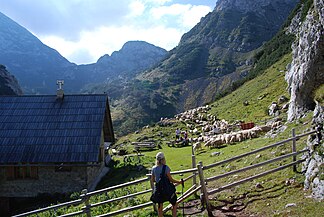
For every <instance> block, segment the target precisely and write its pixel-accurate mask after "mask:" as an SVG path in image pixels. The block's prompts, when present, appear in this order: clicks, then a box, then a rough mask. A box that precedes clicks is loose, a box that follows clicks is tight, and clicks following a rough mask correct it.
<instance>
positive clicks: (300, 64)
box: [286, 0, 324, 199]
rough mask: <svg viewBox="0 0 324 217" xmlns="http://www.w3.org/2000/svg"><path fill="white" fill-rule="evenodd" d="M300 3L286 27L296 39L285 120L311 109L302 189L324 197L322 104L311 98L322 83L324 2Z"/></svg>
mask: <svg viewBox="0 0 324 217" xmlns="http://www.w3.org/2000/svg"><path fill="white" fill-rule="evenodd" d="M302 3H303V4H302V7H301V8H300V10H299V12H298V13H297V15H296V16H295V17H294V18H293V20H292V23H291V26H290V28H289V31H290V32H292V33H294V34H295V35H296V41H295V42H294V43H293V61H292V64H291V67H290V70H289V71H288V72H287V74H286V80H287V82H288V90H289V92H290V95H291V99H290V104H289V109H288V120H289V121H293V120H296V119H298V118H300V117H302V116H304V115H305V113H306V112H307V111H309V110H314V118H313V121H312V124H313V129H317V130H318V131H319V132H318V133H317V135H316V136H311V137H309V139H308V148H309V149H310V153H309V154H307V155H305V156H304V157H305V158H306V161H305V163H304V165H303V169H304V170H305V171H306V173H305V189H311V190H312V196H313V197H315V198H318V199H324V160H323V159H324V155H323V153H324V143H323V136H324V133H323V122H324V114H323V112H324V107H323V104H321V102H316V101H315V100H314V94H315V91H316V90H317V89H318V88H319V87H320V86H321V85H323V84H324V73H323V71H324V56H323V54H324V2H323V1H322V0H306V1H302Z"/></svg>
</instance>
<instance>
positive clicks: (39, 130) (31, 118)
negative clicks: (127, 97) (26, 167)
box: [0, 94, 114, 164]
mask: <svg viewBox="0 0 324 217" xmlns="http://www.w3.org/2000/svg"><path fill="white" fill-rule="evenodd" d="M104 122H106V123H104ZM107 122H108V123H107ZM107 124H108V125H110V126H108V127H107ZM102 130H103V131H104V134H105V140H106V141H107V140H109V138H110V139H111V140H113V139H114V137H113V131H112V126H111V117H110V110H109V104H108V97H107V95H106V94H100V95H64V98H63V100H61V99H57V98H56V95H46V96H39V95H35V96H0V164H10V163H18V162H21V163H24V162H25V163H27V162H28V163H55V162H58V163H77V162H98V160H99V147H100V139H101V133H102ZM109 130H110V132H108V131H109ZM108 134H110V135H109V136H107V135H108Z"/></svg>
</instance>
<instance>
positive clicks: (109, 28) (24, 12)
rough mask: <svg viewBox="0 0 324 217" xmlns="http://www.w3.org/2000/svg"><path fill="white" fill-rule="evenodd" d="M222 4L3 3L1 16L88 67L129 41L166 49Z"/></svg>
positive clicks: (154, 0)
mask: <svg viewBox="0 0 324 217" xmlns="http://www.w3.org/2000/svg"><path fill="white" fill-rule="evenodd" d="M216 1H217V0H1V1H0V11H1V12H2V13H4V14H5V15H6V16H8V17H9V18H11V19H12V20H14V21H16V22H17V23H18V24H20V25H21V26H23V27H25V28H26V29H27V30H29V31H30V32H31V33H33V34H34V35H35V36H36V37H38V38H39V39H40V40H41V41H42V42H43V43H44V44H46V45H48V46H50V47H52V48H54V49H56V50H57V51H58V52H59V53H60V54H61V55H62V56H64V57H65V58H67V59H68V60H69V61H70V62H74V63H77V64H88V63H94V62H96V61H97V60H98V59H99V57H101V56H103V55H104V54H109V55H111V53H112V52H113V51H118V50H120V49H121V48H122V46H123V44H125V43H126V42H127V41H134V40H140V41H146V42H148V43H151V44H154V45H156V46H159V47H162V48H164V49H166V50H171V49H172V48H174V47H175V46H177V44H178V43H179V41H180V39H181V36H182V35H183V34H184V33H186V32H188V31H189V30H190V29H191V28H192V27H194V26H195V25H196V24H197V23H198V22H199V21H200V19H201V18H202V17H204V16H205V15H207V14H208V13H209V12H211V11H212V10H213V9H214V8H215V5H216Z"/></svg>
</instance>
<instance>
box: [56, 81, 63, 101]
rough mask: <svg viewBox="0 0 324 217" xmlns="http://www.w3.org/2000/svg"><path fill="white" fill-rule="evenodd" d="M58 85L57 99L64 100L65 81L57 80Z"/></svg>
mask: <svg viewBox="0 0 324 217" xmlns="http://www.w3.org/2000/svg"><path fill="white" fill-rule="evenodd" d="M56 85H57V86H58V88H57V91H56V99H61V100H63V97H64V91H63V88H62V86H63V85H64V80H57V81H56Z"/></svg>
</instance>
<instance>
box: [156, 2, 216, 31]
mask: <svg viewBox="0 0 324 217" xmlns="http://www.w3.org/2000/svg"><path fill="white" fill-rule="evenodd" d="M211 10H212V9H211V8H210V7H208V6H204V5H198V6H195V5H191V4H185V5H183V4H173V5H170V6H161V7H156V8H152V9H151V11H150V14H151V16H152V17H153V18H154V19H156V20H160V19H172V20H174V21H176V22H177V23H178V24H179V25H180V26H181V27H184V28H191V27H193V26H194V25H195V24H197V23H198V22H199V21H200V18H201V17H202V16H204V15H206V14H207V13H208V12H210V11H211Z"/></svg>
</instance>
